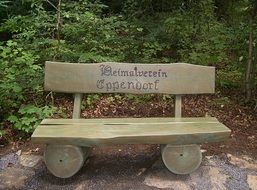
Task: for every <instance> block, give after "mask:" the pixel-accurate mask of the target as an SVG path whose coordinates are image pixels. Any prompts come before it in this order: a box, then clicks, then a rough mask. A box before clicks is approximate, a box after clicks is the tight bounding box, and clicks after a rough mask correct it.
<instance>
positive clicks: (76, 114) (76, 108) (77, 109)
mask: <svg viewBox="0 0 257 190" xmlns="http://www.w3.org/2000/svg"><path fill="white" fill-rule="evenodd" d="M82 95H83V94H81V93H77V94H75V97H74V105H73V113H72V118H73V119H79V118H80V113H81V101H82Z"/></svg>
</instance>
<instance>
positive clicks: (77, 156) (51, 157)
mask: <svg viewBox="0 0 257 190" xmlns="http://www.w3.org/2000/svg"><path fill="white" fill-rule="evenodd" d="M90 149H91V148H90V147H78V146H73V145H47V146H46V149H45V153H44V160H45V164H46V167H47V169H48V170H49V171H50V172H51V173H52V174H53V175H55V176H56V177H60V178H69V177H71V176H73V175H74V174H76V173H77V172H78V171H79V170H80V168H81V167H82V166H83V164H84V161H85V160H86V158H87V157H88V155H89V151H90Z"/></svg>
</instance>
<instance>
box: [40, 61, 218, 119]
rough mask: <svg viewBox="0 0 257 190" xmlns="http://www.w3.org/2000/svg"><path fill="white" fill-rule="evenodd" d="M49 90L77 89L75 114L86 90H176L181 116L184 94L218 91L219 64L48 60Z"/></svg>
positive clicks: (178, 115) (69, 91)
mask: <svg viewBox="0 0 257 190" xmlns="http://www.w3.org/2000/svg"><path fill="white" fill-rule="evenodd" d="M44 85H45V90H48V91H55V92H65V93H75V100H74V108H73V118H79V117H80V105H81V99H82V93H134V94H146V93H164V94H175V95H176V101H175V116H176V117H181V103H182V102H181V95H183V94H203V93H214V90H215V68H214V67H209V66H199V65H191V64H187V63H171V64H134V63H110V62H108V63H90V64H78V63H59V62H46V65H45V83H44Z"/></svg>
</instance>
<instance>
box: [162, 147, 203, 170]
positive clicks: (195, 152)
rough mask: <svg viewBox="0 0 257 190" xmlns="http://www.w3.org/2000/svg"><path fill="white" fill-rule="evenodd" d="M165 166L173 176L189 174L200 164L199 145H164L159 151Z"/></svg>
mask: <svg viewBox="0 0 257 190" xmlns="http://www.w3.org/2000/svg"><path fill="white" fill-rule="evenodd" d="M161 154H162V160H163V163H164V164H165V166H166V167H167V168H168V169H169V170H170V171H171V172H173V173H175V174H190V173H192V172H193V171H195V170H196V169H197V168H198V167H199V166H200V164H201V162H202V153H201V150H200V146H199V145H195V144H193V145H183V146H181V145H175V146H174V145H169V144H168V145H165V146H163V147H162V150H161Z"/></svg>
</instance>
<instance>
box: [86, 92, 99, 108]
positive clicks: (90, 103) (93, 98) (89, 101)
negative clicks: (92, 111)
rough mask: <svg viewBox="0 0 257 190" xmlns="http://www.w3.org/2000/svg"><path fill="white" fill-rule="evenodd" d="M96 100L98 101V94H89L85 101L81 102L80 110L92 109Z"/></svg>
mask: <svg viewBox="0 0 257 190" xmlns="http://www.w3.org/2000/svg"><path fill="white" fill-rule="evenodd" d="M98 100H100V96H99V95H98V94H89V95H88V96H87V98H86V101H85V102H84V101H83V102H82V106H83V107H82V109H84V107H86V108H87V107H89V108H93V107H94V106H95V104H96V102H97V101H98Z"/></svg>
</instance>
